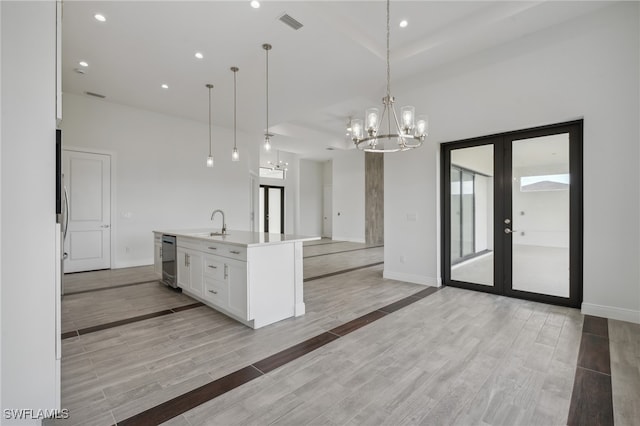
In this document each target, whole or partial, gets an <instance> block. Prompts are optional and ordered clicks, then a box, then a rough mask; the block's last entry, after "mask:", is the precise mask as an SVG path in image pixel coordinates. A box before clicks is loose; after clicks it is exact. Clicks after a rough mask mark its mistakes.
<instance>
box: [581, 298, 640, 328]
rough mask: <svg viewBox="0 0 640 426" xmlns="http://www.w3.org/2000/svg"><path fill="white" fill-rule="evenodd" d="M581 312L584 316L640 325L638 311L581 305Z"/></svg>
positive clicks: (588, 304)
mask: <svg viewBox="0 0 640 426" xmlns="http://www.w3.org/2000/svg"><path fill="white" fill-rule="evenodd" d="M581 311H582V313H583V314H584V315H593V316H595V317H603V318H610V319H614V320H619V321H627V322H633V323H636V324H640V311H636V310H633V309H625V308H616V307H614V306H602V305H595V304H593V303H583V304H582V309H581Z"/></svg>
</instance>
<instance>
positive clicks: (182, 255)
mask: <svg viewBox="0 0 640 426" xmlns="http://www.w3.org/2000/svg"><path fill="white" fill-rule="evenodd" d="M188 261H189V254H188V253H187V249H184V248H182V247H178V248H177V249H176V264H177V265H176V266H177V267H178V271H177V273H178V274H177V275H178V277H177V282H178V287H180V288H181V289H183V290H185V289H186V290H188V289H189V281H190V274H189V267H188V266H187V262H188Z"/></svg>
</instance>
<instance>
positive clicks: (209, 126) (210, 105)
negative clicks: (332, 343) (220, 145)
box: [209, 87, 211, 157]
mask: <svg viewBox="0 0 640 426" xmlns="http://www.w3.org/2000/svg"><path fill="white" fill-rule="evenodd" d="M209 157H211V87H209Z"/></svg>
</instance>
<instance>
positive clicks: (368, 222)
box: [364, 152, 384, 244]
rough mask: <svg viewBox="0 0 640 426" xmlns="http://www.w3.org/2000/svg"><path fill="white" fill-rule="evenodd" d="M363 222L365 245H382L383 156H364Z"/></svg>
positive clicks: (368, 154)
mask: <svg viewBox="0 0 640 426" xmlns="http://www.w3.org/2000/svg"><path fill="white" fill-rule="evenodd" d="M364 188H365V201H364V206H365V207H364V218H365V219H364V220H365V241H366V243H367V244H384V154H376V153H372V152H366V153H365V155H364Z"/></svg>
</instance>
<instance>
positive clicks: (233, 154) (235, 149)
mask: <svg viewBox="0 0 640 426" xmlns="http://www.w3.org/2000/svg"><path fill="white" fill-rule="evenodd" d="M239 70H240V69H239V68H238V67H231V71H233V151H232V152H231V161H240V153H238V144H237V141H236V139H237V133H238V132H237V126H236V117H237V109H238V108H237V104H238V103H237V95H236V93H237V89H236V74H237V73H238V71H239Z"/></svg>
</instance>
